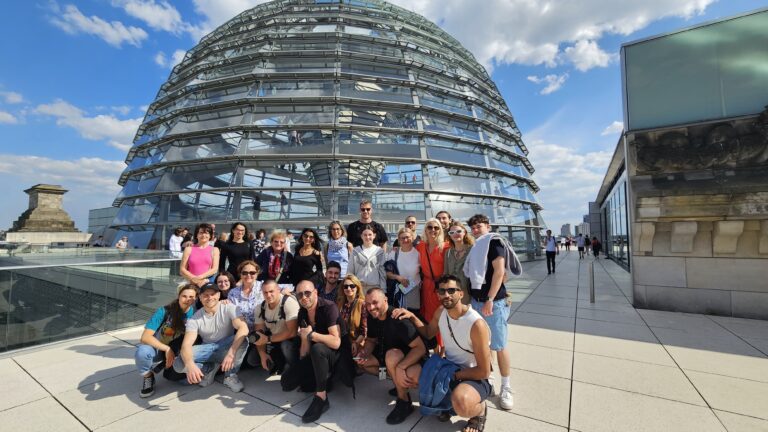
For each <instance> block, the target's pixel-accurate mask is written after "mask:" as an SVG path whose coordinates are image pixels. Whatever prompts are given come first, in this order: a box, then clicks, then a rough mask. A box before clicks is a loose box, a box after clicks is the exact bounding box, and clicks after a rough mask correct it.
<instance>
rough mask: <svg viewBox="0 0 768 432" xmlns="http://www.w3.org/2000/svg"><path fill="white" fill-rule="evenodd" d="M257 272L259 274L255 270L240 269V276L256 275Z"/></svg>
mask: <svg viewBox="0 0 768 432" xmlns="http://www.w3.org/2000/svg"><path fill="white" fill-rule="evenodd" d="M257 274H259V272H257V271H241V272H240V275H241V276H256V275H257Z"/></svg>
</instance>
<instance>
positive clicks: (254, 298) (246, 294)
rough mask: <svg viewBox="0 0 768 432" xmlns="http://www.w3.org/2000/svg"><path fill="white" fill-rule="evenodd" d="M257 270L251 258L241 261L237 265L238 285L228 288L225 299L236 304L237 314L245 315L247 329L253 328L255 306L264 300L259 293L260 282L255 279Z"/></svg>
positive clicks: (257, 266) (256, 265)
mask: <svg viewBox="0 0 768 432" xmlns="http://www.w3.org/2000/svg"><path fill="white" fill-rule="evenodd" d="M259 270H260V268H259V265H258V264H256V263H255V262H253V261H251V260H246V261H243V262H241V263H240V265H239V266H237V274H239V275H240V285H238V286H236V287H234V288H232V289H231V290H229V294H228V295H227V300H228V301H229V302H230V303H232V304H234V305H235V306H237V312H238V314H239V315H240V316H242V317H245V321H246V323H248V328H249V329H252V328H253V320H254V312H255V311H256V307H257V306H258V305H259V304H261V302H262V301H264V295H263V294H262V293H261V282H258V281H257V280H256V278H257V277H258V275H259Z"/></svg>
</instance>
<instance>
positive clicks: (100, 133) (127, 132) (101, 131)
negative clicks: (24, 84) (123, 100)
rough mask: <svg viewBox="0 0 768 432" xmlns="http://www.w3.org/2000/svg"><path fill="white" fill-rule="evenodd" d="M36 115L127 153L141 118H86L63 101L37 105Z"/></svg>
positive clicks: (78, 109) (81, 111)
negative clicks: (53, 119)
mask: <svg viewBox="0 0 768 432" xmlns="http://www.w3.org/2000/svg"><path fill="white" fill-rule="evenodd" d="M35 112H36V113H37V114H43V115H50V116H53V117H55V118H56V124H57V125H59V126H67V127H71V128H73V129H75V130H76V131H77V132H78V133H79V134H80V136H82V137H83V138H85V139H88V140H92V141H103V140H106V141H107V143H108V144H109V145H110V146H112V147H115V148H117V149H119V150H123V151H127V150H128V149H130V148H131V142H132V141H133V137H134V135H135V134H136V129H138V127H139V125H140V124H141V120H142V119H141V117H139V118H135V119H125V120H121V119H118V118H116V117H114V116H112V115H104V114H99V115H96V116H94V117H88V116H87V115H86V113H85V112H84V111H83V110H81V109H80V108H78V107H76V106H74V105H72V104H70V103H68V102H66V101H63V100H60V99H59V100H56V101H55V102H53V103H51V104H42V105H38V106H37V107H36V108H35Z"/></svg>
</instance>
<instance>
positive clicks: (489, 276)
mask: <svg viewBox="0 0 768 432" xmlns="http://www.w3.org/2000/svg"><path fill="white" fill-rule="evenodd" d="M498 257H502V258H505V257H506V254H505V253H504V246H503V245H502V244H501V240H499V239H493V240H491V244H490V245H488V266H487V267H486V268H485V282H483V286H482V288H480V290H479V292H478V290H470V294H472V298H473V299H475V300H478V301H486V300H488V292H489V291H490V290H491V280H493V260H495V259H496V258H498ZM505 268H506V263H505ZM505 298H507V289H506V287H504V282H503V281H502V282H501V287H500V288H499V292H498V293H496V297H495V298H494V299H493V300H494V301H496V300H501V299H505Z"/></svg>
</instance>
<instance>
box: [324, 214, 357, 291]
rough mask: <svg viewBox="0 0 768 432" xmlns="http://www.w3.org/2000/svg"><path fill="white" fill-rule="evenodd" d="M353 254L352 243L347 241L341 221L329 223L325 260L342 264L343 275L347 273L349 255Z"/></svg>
mask: <svg viewBox="0 0 768 432" xmlns="http://www.w3.org/2000/svg"><path fill="white" fill-rule="evenodd" d="M350 255H352V243H350V242H348V241H347V237H346V232H345V231H344V227H343V226H342V225H341V222H339V221H333V222H331V224H330V225H328V244H327V245H326V246H325V262H327V263H329V262H331V261H336V262H337V263H339V264H340V265H341V277H344V276H346V275H347V267H348V266H349V257H350Z"/></svg>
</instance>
